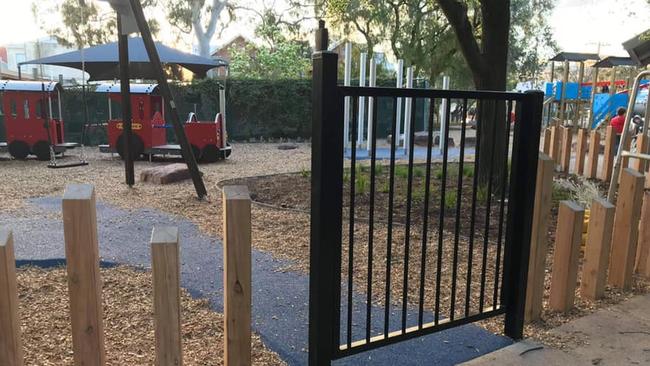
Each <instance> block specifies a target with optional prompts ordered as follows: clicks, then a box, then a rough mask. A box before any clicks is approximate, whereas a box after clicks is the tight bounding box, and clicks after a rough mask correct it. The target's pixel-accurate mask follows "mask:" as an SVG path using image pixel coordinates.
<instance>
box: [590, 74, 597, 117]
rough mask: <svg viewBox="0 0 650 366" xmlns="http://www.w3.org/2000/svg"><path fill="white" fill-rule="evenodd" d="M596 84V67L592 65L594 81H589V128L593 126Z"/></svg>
mask: <svg viewBox="0 0 650 366" xmlns="http://www.w3.org/2000/svg"><path fill="white" fill-rule="evenodd" d="M597 85H598V68H597V67H594V81H593V82H592V83H591V100H589V128H590V129H591V128H593V126H594V117H595V115H594V101H595V100H596V93H597V92H598V90H597Z"/></svg>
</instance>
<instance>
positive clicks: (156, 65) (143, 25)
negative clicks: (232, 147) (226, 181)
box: [130, 0, 208, 199]
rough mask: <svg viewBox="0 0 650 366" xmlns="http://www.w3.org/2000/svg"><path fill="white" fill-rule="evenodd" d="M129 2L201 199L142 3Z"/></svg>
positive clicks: (202, 187) (201, 185) (196, 174)
mask: <svg viewBox="0 0 650 366" xmlns="http://www.w3.org/2000/svg"><path fill="white" fill-rule="evenodd" d="M130 3H131V9H132V10H133V15H134V17H135V21H136V23H137V24H138V29H139V30H140V34H141V35H142V41H143V42H144V47H145V48H146V49H147V55H149V62H150V63H151V70H152V71H153V72H154V73H155V75H156V80H157V81H158V87H159V88H160V94H161V95H162V97H163V99H164V100H165V107H166V108H167V110H168V111H169V112H168V113H167V114H166V115H167V116H168V117H169V118H170V120H171V122H172V125H173V126H174V133H175V134H176V138H177V139H178V142H179V144H180V145H181V153H182V154H183V159H184V160H185V163H186V164H187V168H188V169H189V171H190V175H191V176H192V182H193V183H194V189H195V190H196V194H197V196H198V197H199V199H203V198H205V197H206V196H207V195H208V192H207V191H206V189H205V184H204V183H203V178H202V177H201V173H200V172H199V166H198V165H197V163H196V157H195V156H194V153H192V148H191V147H190V143H189V142H188V141H187V136H186V135H185V130H184V129H183V126H182V125H181V122H180V118H179V117H178V110H177V109H176V103H174V99H173V98H172V93H171V90H170V89H169V84H167V77H166V76H165V73H164V72H163V68H162V63H161V62H160V57H159V56H158V51H157V50H156V45H155V43H154V42H153V38H152V37H151V31H150V30H149V25H148V24H147V20H146V19H145V17H144V12H143V11H142V5H141V4H140V1H139V0H130Z"/></svg>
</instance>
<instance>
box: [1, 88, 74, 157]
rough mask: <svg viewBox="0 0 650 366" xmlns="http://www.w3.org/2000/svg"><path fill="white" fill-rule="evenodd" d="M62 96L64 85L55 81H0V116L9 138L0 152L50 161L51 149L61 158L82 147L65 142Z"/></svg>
mask: <svg viewBox="0 0 650 366" xmlns="http://www.w3.org/2000/svg"><path fill="white" fill-rule="evenodd" d="M62 92H63V88H62V87H61V85H60V84H59V83H57V82H53V81H44V82H40V81H14V80H0V99H1V100H2V101H1V104H0V106H1V108H0V114H1V115H3V116H4V122H5V123H4V125H5V132H6V138H7V141H6V142H0V151H2V152H7V151H8V152H9V154H10V155H11V156H12V157H14V158H15V159H25V158H27V157H28V156H29V155H30V154H31V155H35V156H36V158H37V159H39V160H50V159H51V157H52V156H51V154H50V148H51V149H52V152H54V153H55V154H58V153H63V152H64V151H65V150H66V149H69V148H74V147H77V146H79V144H77V143H70V142H65V135H64V123H63V118H62V117H61V93H62Z"/></svg>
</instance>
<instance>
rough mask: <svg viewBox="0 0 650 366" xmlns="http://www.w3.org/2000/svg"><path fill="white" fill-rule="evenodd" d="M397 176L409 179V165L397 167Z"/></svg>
mask: <svg viewBox="0 0 650 366" xmlns="http://www.w3.org/2000/svg"><path fill="white" fill-rule="evenodd" d="M395 176H396V177H398V178H404V179H406V178H408V176H409V168H408V166H407V165H396V166H395Z"/></svg>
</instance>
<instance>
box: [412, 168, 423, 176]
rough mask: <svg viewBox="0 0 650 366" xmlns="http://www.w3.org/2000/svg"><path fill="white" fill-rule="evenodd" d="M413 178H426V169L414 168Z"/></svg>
mask: <svg viewBox="0 0 650 366" xmlns="http://www.w3.org/2000/svg"><path fill="white" fill-rule="evenodd" d="M413 176H414V177H417V178H421V177H424V168H422V167H420V166H416V167H414V168H413Z"/></svg>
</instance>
